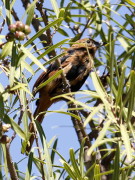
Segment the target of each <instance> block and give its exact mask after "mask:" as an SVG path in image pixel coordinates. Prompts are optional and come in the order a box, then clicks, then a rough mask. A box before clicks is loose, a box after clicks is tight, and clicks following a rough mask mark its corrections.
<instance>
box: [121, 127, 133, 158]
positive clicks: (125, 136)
mask: <svg viewBox="0 0 135 180" xmlns="http://www.w3.org/2000/svg"><path fill="white" fill-rule="evenodd" d="M125 126H126V125H124V124H120V132H121V136H122V140H123V142H124V145H125V148H126V154H127V159H128V161H132V148H131V145H130V138H129V134H128V133H127V129H126V127H125Z"/></svg>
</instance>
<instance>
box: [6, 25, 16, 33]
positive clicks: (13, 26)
mask: <svg viewBox="0 0 135 180" xmlns="http://www.w3.org/2000/svg"><path fill="white" fill-rule="evenodd" d="M8 30H9V31H10V32H12V33H14V32H15V31H16V25H15V24H10V25H9V27H8Z"/></svg>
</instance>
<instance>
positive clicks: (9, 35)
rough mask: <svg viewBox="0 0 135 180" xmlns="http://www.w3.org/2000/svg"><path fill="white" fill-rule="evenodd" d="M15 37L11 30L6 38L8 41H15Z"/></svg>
mask: <svg viewBox="0 0 135 180" xmlns="http://www.w3.org/2000/svg"><path fill="white" fill-rule="evenodd" d="M14 38H15V35H14V34H13V33H11V32H9V33H8V34H7V35H6V40H7V41H13V40H14Z"/></svg>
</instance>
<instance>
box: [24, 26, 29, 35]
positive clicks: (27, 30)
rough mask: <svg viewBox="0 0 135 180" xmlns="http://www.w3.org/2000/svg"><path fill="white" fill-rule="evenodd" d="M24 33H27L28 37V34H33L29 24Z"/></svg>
mask: <svg viewBox="0 0 135 180" xmlns="http://www.w3.org/2000/svg"><path fill="white" fill-rule="evenodd" d="M24 33H25V34H26V35H28V34H30V33H31V29H30V26H28V25H27V24H26V25H25V27H24Z"/></svg>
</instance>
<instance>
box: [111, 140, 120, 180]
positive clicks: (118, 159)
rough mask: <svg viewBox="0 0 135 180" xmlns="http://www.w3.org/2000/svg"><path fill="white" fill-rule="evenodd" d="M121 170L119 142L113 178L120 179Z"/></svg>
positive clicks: (114, 179) (113, 179)
mask: <svg viewBox="0 0 135 180" xmlns="http://www.w3.org/2000/svg"><path fill="white" fill-rule="evenodd" d="M119 170H120V147H119V143H118V145H117V149H116V152H115V160H114V173H113V177H112V180H119V175H120V174H119V173H120V171H119Z"/></svg>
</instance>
